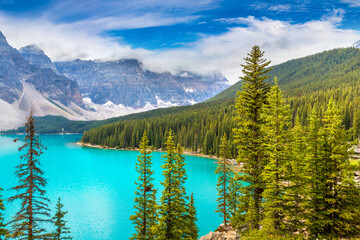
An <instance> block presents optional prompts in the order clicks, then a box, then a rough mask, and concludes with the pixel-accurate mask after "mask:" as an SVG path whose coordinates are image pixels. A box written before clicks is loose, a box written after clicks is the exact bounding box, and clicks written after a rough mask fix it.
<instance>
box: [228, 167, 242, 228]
mask: <svg viewBox="0 0 360 240" xmlns="http://www.w3.org/2000/svg"><path fill="white" fill-rule="evenodd" d="M240 174H241V173H234V174H233V176H232V177H231V179H230V181H229V213H230V221H231V225H233V226H236V225H237V223H238V221H237V219H236V215H237V214H240V213H239V211H238V205H239V202H240V197H241V188H242V187H243V184H242V182H241V180H240Z"/></svg>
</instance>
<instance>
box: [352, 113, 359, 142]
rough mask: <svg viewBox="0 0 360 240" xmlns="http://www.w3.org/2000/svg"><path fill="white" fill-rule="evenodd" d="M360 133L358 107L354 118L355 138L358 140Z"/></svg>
mask: <svg viewBox="0 0 360 240" xmlns="http://www.w3.org/2000/svg"><path fill="white" fill-rule="evenodd" d="M359 134H360V111H359V110H358V109H356V111H355V113H354V120H353V139H354V140H358V139H359Z"/></svg>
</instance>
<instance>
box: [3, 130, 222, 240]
mask: <svg viewBox="0 0 360 240" xmlns="http://www.w3.org/2000/svg"><path fill="white" fill-rule="evenodd" d="M16 137H18V136H9V135H0V187H1V188H3V189H5V191H3V195H4V196H5V197H9V196H11V195H12V194H13V193H14V192H12V191H9V190H8V189H10V188H11V187H13V186H15V185H16V184H17V180H16V178H15V177H14V175H13V173H14V167H15V166H16V165H17V164H18V163H19V156H20V154H19V152H18V150H17V149H18V147H19V146H20V145H21V142H20V143H19V142H18V143H14V142H13V139H14V138H16ZM40 138H41V140H42V143H43V145H44V146H46V147H47V150H46V151H45V153H44V154H43V155H42V158H41V159H42V169H43V170H44V171H45V177H46V178H47V179H48V185H47V197H48V198H49V199H50V200H51V208H52V209H54V207H55V204H56V201H57V198H58V197H59V196H60V197H61V198H62V201H63V203H64V205H65V206H64V210H67V211H69V213H68V214H67V219H66V220H68V226H69V227H71V231H72V235H73V236H74V237H75V239H78V240H100V239H104V240H105V239H109V240H110V239H111V240H122V239H129V237H130V236H131V234H132V233H133V231H134V227H133V225H132V223H131V222H130V220H129V217H130V215H131V214H133V212H134V208H133V198H134V191H135V184H134V182H135V180H136V179H137V177H138V175H137V173H136V171H135V163H136V161H137V155H138V154H139V152H135V151H125V150H105V149H95V148H86V147H80V146H78V145H76V144H75V143H76V142H77V141H79V140H80V138H81V135H41V136H40ZM162 154H163V153H159V152H154V153H153V170H154V171H155V186H156V187H157V188H158V189H159V191H158V193H159V195H158V198H159V197H160V194H161V190H162V189H161V187H160V181H162V180H163V176H162V168H161V165H162V164H163V160H162V159H161V155H162ZM215 169H216V164H215V163H214V160H211V159H208V158H201V157H194V156H186V170H187V175H188V180H187V183H186V188H187V193H188V195H190V193H191V192H193V193H194V198H195V206H196V209H197V217H198V220H199V221H198V227H199V228H200V236H201V235H205V234H207V233H208V232H209V231H214V230H215V229H216V228H217V227H218V225H219V224H220V223H221V218H220V217H219V216H218V214H217V213H215V212H214V211H215V209H216V198H217V191H216V181H217V178H216V175H215ZM5 204H6V205H5V207H6V208H7V209H6V218H7V220H9V219H10V217H11V216H12V215H13V213H14V212H15V211H16V210H18V209H19V205H18V203H17V202H15V203H8V202H5Z"/></svg>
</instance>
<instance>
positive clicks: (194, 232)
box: [184, 193, 199, 240]
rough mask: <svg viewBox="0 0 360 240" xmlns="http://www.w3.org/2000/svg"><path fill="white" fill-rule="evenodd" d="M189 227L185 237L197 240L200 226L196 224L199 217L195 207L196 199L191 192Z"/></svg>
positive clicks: (188, 215) (188, 216)
mask: <svg viewBox="0 0 360 240" xmlns="http://www.w3.org/2000/svg"><path fill="white" fill-rule="evenodd" d="M187 208H188V210H187V212H188V213H187V218H186V220H187V221H186V223H187V228H186V234H185V237H184V239H187V240H196V239H198V237H199V228H198V227H197V225H196V222H197V218H196V208H195V200H194V195H193V193H191V197H190V202H189V203H188V206H187Z"/></svg>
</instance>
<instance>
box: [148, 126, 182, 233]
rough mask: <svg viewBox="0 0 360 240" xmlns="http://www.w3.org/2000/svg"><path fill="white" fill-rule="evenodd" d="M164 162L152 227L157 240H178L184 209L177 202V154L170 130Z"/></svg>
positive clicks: (178, 182) (178, 192)
mask: <svg viewBox="0 0 360 240" xmlns="http://www.w3.org/2000/svg"><path fill="white" fill-rule="evenodd" d="M162 158H163V159H164V160H165V163H164V164H163V165H162V168H163V169H164V170H163V176H164V181H163V182H161V184H162V185H163V187H164V189H163V191H162V196H161V199H160V206H159V207H158V224H157V225H156V226H155V227H154V230H153V231H154V233H155V234H156V239H159V240H167V239H172V240H178V239H182V237H183V234H184V229H183V227H184V226H183V221H182V220H181V218H182V217H183V215H184V211H183V210H184V209H183V207H182V206H181V204H180V203H179V198H178V196H179V194H180V192H181V190H180V189H179V184H180V181H179V179H176V176H178V172H177V171H178V169H179V168H178V167H177V164H176V161H177V158H178V155H177V153H176V149H175V144H174V140H173V133H172V131H171V130H170V131H169V132H168V137H167V141H166V154H164V155H163V156H162Z"/></svg>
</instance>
